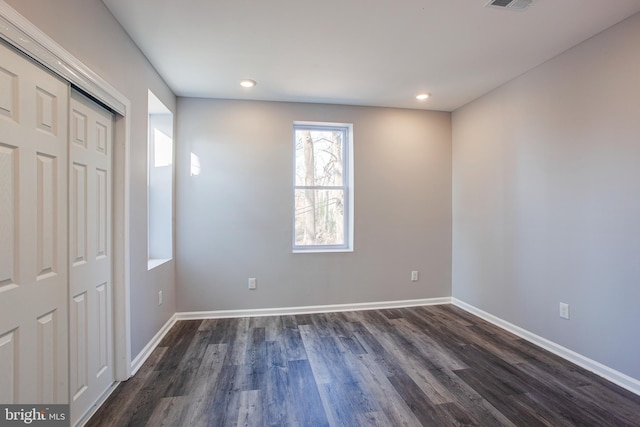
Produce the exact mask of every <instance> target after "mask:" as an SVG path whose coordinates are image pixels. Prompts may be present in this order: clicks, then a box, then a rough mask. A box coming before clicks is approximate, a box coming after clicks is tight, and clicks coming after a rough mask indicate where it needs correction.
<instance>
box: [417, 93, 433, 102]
mask: <svg viewBox="0 0 640 427" xmlns="http://www.w3.org/2000/svg"><path fill="white" fill-rule="evenodd" d="M429 96H430V94H428V93H421V94H420V95H417V96H416V99H417V100H418V101H424V100H425V99H427V98H429Z"/></svg>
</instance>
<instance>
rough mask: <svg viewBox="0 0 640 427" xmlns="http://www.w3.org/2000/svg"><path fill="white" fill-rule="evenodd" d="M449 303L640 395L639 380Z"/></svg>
mask: <svg viewBox="0 0 640 427" xmlns="http://www.w3.org/2000/svg"><path fill="white" fill-rule="evenodd" d="M451 303H452V304H453V305H455V306H457V307H460V308H461V309H463V310H465V311H468V312H469V313H471V314H474V315H476V316H478V317H480V318H482V319H484V320H486V321H488V322H490V323H493V324H494V325H496V326H499V327H500V328H502V329H505V330H507V331H509V332H511V333H513V334H515V335H517V336H519V337H520V338H524V339H525V340H527V341H529V342H531V343H533V344H536V345H537V346H539V347H542V348H544V349H545V350H548V351H550V352H551V353H554V354H556V355H558V356H560V357H562V358H563V359H566V360H568V361H569V362H572V363H575V364H576V365H578V366H581V367H583V368H584V369H586V370H588V371H591V372H593V373H594V374H596V375H599V376H601V377H603V378H605V379H606V380H608V381H611V382H612V383H614V384H617V385H619V386H620V387H623V388H625V389H627V390H629V391H630V392H632V393H635V394H637V395H640V380H637V379H635V378H633V377H630V376H629V375H626V374H623V373H622V372H620V371H616V370H615V369H612V368H610V367H608V366H606V365H603V364H602V363H600V362H596V361H595V360H592V359H589V358H588V357H585V356H583V355H581V354H579V353H576V352H575V351H573V350H569V349H568V348H566V347H563V346H561V345H560V344H556V343H554V342H553V341H549V340H548V339H546V338H543V337H541V336H539V335H536V334H534V333H532V332H529V331H527V330H526V329H523V328H521V327H519V326H516V325H514V324H513V323H509V322H507V321H506V320H502V319H500V318H499V317H496V316H494V315H493V314H490V313H487V312H486V311H483V310H481V309H479V308H477V307H474V306H473V305H471V304H467V303H466V302H464V301H461V300H459V299H457V298H451Z"/></svg>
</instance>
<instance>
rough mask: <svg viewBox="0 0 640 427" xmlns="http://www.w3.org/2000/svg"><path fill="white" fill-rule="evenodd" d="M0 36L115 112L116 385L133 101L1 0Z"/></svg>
mask: <svg viewBox="0 0 640 427" xmlns="http://www.w3.org/2000/svg"><path fill="white" fill-rule="evenodd" d="M0 38H1V39H3V40H4V41H5V42H7V43H8V44H10V45H11V46H13V47H14V48H16V49H17V50H19V51H20V52H22V53H24V54H26V55H27V56H29V57H30V58H32V59H33V60H35V61H36V62H38V63H40V64H41V65H43V66H44V67H45V68H47V69H48V70H49V71H51V72H52V73H53V74H55V75H57V76H59V77H61V78H62V79H64V80H66V81H68V82H69V83H71V84H73V85H74V86H76V87H78V88H79V89H81V90H83V91H84V92H86V93H87V94H89V95H91V96H92V97H94V98H96V99H97V100H98V101H100V102H102V103H103V104H105V105H106V106H107V107H109V108H111V109H112V110H113V111H114V112H115V113H116V114H115V117H114V128H113V147H114V151H113V182H112V186H113V187H112V196H113V216H112V220H113V229H112V242H113V246H112V251H113V265H112V268H113V276H112V278H113V279H112V280H113V330H114V336H113V344H114V368H115V369H114V375H115V380H116V381H124V380H127V379H129V377H130V376H131V312H130V301H129V299H130V293H129V289H130V283H131V272H130V265H129V251H130V245H129V243H130V240H129V212H130V211H129V210H130V206H129V192H130V176H131V172H130V155H129V150H130V139H131V123H130V122H131V119H130V116H129V114H128V113H129V111H131V102H130V101H129V99H128V98H127V97H126V96H124V95H123V94H121V93H120V92H119V91H118V90H116V89H115V88H114V87H113V86H111V85H110V84H109V83H108V82H107V81H106V80H104V79H103V78H102V77H100V76H99V75H97V74H96V73H95V72H93V71H92V70H91V69H90V68H89V67H87V66H86V65H85V64H83V63H82V62H81V61H80V60H79V59H77V58H76V57H75V56H73V55H72V54H71V53H69V52H68V51H66V50H65V49H64V48H63V47H62V46H60V45H59V44H58V43H56V42H55V41H53V40H52V39H51V38H50V37H49V36H47V35H46V34H45V33H43V32H42V31H41V30H40V29H38V28H37V27H36V26H35V25H33V24H32V23H31V22H29V21H28V20H27V19H26V18H24V17H23V16H22V15H20V14H19V13H18V12H17V11H16V10H15V9H13V8H12V7H11V6H9V5H8V4H7V3H6V2H5V1H4V0H0Z"/></svg>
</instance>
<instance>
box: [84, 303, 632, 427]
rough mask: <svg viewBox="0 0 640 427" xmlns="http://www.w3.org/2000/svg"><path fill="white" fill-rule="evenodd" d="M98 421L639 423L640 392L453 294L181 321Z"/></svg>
mask: <svg viewBox="0 0 640 427" xmlns="http://www.w3.org/2000/svg"><path fill="white" fill-rule="evenodd" d="M87 425H88V426H145V425H147V426H153V427H156V426H172V427H174V426H216V427H223V426H349V427H351V426H385V427H388V426H420V425H423V426H526V427H531V426H554V427H556V426H640V397H639V396H637V395H634V394H633V393H630V392H628V391H626V390H624V389H622V388H620V387H618V386H616V385H614V384H612V383H609V382H607V381H605V380H603V379H601V378H600V377H598V376H596V375H594V374H592V373H590V372H588V371H585V370H584V369H582V368H580V367H578V366H575V365H573V364H571V363H569V362H566V361H565V360H563V359H561V358H559V357H557V356H555V355H553V354H551V353H549V352H547V351H545V350H542V349H540V348H538V347H536V346H534V345H532V344H530V343H528V342H527V341H524V340H522V339H520V338H518V337H516V336H514V335H511V334H510V333H508V332H505V331H503V330H502V329H500V328H497V327H495V326H493V325H491V324H489V323H487V322H485V321H483V320H482V319H479V318H477V317H475V316H473V315H471V314H469V313H467V312H465V311H463V310H461V309H459V308H457V307H455V306H451V305H440V306H427V307H417V308H403V309H392V310H372V311H359V312H348V313H331V314H312V315H297V316H281V317H256V318H240V319H216V320H193V321H181V322H178V323H177V324H176V325H175V326H174V327H173V328H172V329H171V331H169V333H168V334H167V336H166V337H165V338H164V339H163V341H162V342H161V343H160V345H159V346H158V348H156V350H155V351H154V352H153V354H152V355H151V357H150V358H149V359H148V360H147V361H146V363H145V364H144V365H143V366H142V368H141V369H140V371H139V372H138V373H137V374H136V375H135V376H134V377H133V378H131V379H130V380H128V381H126V382H123V383H121V384H120V385H119V386H118V388H117V389H116V391H115V392H114V393H113V394H112V395H111V396H110V397H109V399H108V400H107V401H106V402H105V404H104V405H103V406H102V407H101V408H100V409H99V410H98V412H97V413H96V414H95V415H94V416H93V418H92V419H91V420H90V421H89V423H88V424H87Z"/></svg>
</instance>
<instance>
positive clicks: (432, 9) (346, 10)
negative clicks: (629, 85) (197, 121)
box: [103, 0, 640, 111]
mask: <svg viewBox="0 0 640 427" xmlns="http://www.w3.org/2000/svg"><path fill="white" fill-rule="evenodd" d="M103 1H104V3H105V4H106V6H107V7H108V8H109V9H110V10H111V12H112V13H113V15H114V16H115V17H116V18H117V19H118V21H120V23H121V24H122V26H123V27H124V28H125V30H126V31H127V32H128V33H129V35H130V36H131V38H132V39H133V40H134V41H135V42H136V44H137V45H138V46H139V47H140V49H141V50H142V51H143V52H144V54H145V55H146V56H147V58H149V60H150V61H151V63H152V64H153V65H154V67H155V68H156V69H157V70H158V72H159V73H160V75H162V77H163V78H164V79H165V81H166V82H167V84H168V85H169V86H170V87H171V89H173V91H174V92H175V93H176V95H179V96H194V97H208V98H229V99H259V100H274V101H302V102H322V103H335V104H354V105H373V106H387V107H400V108H422V109H430V110H444V111H453V110H455V109H456V108H458V107H460V106H462V105H464V104H466V103H467V102H469V101H471V100H473V99H475V98H477V97H479V96H480V95H482V94H484V93H486V92H488V91H490V90H492V89H494V88H495V87H497V86H499V85H501V84H503V83H505V82H507V81H509V80H511V79H513V78H514V77H516V76H518V75H520V74H522V73H524V72H525V71H527V70H529V69H531V68H533V67H535V66H536V65H538V64H541V63H542V62H544V61H546V60H548V59H551V58H552V57H554V56H556V55H557V54H559V53H561V52H563V51H565V50H566V49H568V48H570V47H572V46H574V45H576V44H578V43H580V42H581V41H583V40H585V39H587V38H589V37H591V36H593V35H595V34H597V33H599V32H601V31H602V30H604V29H606V28H608V27H610V26H612V25H614V24H616V23H617V22H620V21H621V20H623V19H625V18H627V17H629V16H631V15H633V14H635V13H637V12H640V0H537V1H536V2H535V3H534V4H533V5H532V6H531V7H530V8H529V9H527V10H526V11H524V12H517V11H509V10H500V9H495V8H486V7H484V5H485V4H486V3H487V1H488V0H135V1H132V0H103ZM243 78H250V79H254V80H256V81H257V82H258V85H257V86H256V87H254V88H252V89H245V88H242V87H240V85H239V81H240V80H241V79H243ZM420 92H429V93H431V94H432V96H431V98H430V99H429V100H427V101H425V102H419V101H417V100H416V99H415V95H417V94H418V93H420Z"/></svg>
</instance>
